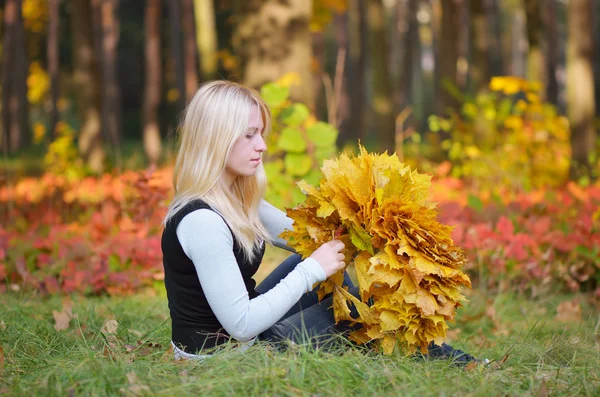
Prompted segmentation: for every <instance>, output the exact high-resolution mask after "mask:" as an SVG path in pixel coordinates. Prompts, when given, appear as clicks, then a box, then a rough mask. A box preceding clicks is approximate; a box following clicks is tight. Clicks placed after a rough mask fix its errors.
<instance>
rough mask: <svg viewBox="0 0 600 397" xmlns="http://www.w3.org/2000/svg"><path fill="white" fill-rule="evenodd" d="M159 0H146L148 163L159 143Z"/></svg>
mask: <svg viewBox="0 0 600 397" xmlns="http://www.w3.org/2000/svg"><path fill="white" fill-rule="evenodd" d="M161 3H162V1H161V0H146V15H145V21H144V22H145V33H146V42H145V58H146V84H145V87H144V138H143V139H144V152H145V153H146V158H147V159H148V162H149V163H150V164H156V163H158V161H159V160H160V156H161V152H162V143H161V139H160V126H159V121H158V108H159V105H160V92H161V87H160V86H161V59H162V58H161V51H160V20H161V8H162V4H161Z"/></svg>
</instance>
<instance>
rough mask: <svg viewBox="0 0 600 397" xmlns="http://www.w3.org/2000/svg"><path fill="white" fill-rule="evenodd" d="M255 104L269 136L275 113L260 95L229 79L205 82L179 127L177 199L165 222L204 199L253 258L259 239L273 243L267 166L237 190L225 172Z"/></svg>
mask: <svg viewBox="0 0 600 397" xmlns="http://www.w3.org/2000/svg"><path fill="white" fill-rule="evenodd" d="M252 106H257V107H258V109H259V110H260V112H261V115H262V118H263V122H264V125H265V128H264V133H265V134H266V133H268V132H269V130H270V129H271V115H270V112H269V108H268V106H267V105H266V104H265V102H264V101H263V100H262V98H261V97H260V96H259V94H258V93H257V92H256V91H254V90H252V89H249V88H247V87H244V86H242V85H240V84H237V83H233V82H230V81H224V80H219V81H212V82H208V83H205V84H203V85H202V86H201V87H200V88H199V89H198V91H197V92H196V94H195V95H194V97H193V98H192V100H191V101H190V103H189V105H188V106H187V108H186V110H185V114H184V117H183V123H182V124H181V126H180V128H179V152H178V153H177V159H176V161H175V169H174V171H173V186H174V187H175V197H174V198H173V201H172V202H171V204H170V206H169V210H168V211H167V215H166V217H165V220H164V224H165V225H166V224H167V222H169V220H170V219H171V218H172V217H173V216H174V215H175V214H176V213H177V212H178V211H179V210H180V209H181V208H183V207H184V206H185V205H187V204H189V203H190V202H191V201H193V200H196V199H201V200H203V201H204V202H205V203H207V204H208V205H210V206H211V207H212V208H213V209H215V210H217V211H218V212H219V213H220V214H221V216H223V218H224V219H225V221H226V222H227V225H229V228H230V229H231V231H232V232H233V235H234V237H235V238H236V240H237V241H238V242H239V244H240V246H241V247H242V249H243V252H244V254H245V256H246V258H247V259H250V260H251V259H253V258H254V255H255V253H254V246H255V244H256V243H257V242H258V241H261V240H262V241H266V242H269V241H270V237H269V235H268V233H267V231H266V229H265V227H264V226H263V224H262V222H261V220H260V217H259V215H258V208H259V206H260V201H261V199H262V198H263V196H264V194H265V188H266V183H267V178H266V176H265V171H264V168H263V165H262V162H261V164H260V165H259V166H258V169H257V171H256V173H255V174H254V175H253V176H248V177H246V176H238V177H237V178H236V179H235V180H234V182H233V185H232V186H231V188H229V187H228V186H226V185H225V183H224V180H223V178H222V174H223V172H224V171H225V167H226V164H227V159H228V158H229V153H230V152H231V148H232V147H233V145H234V143H235V142H236V140H237V139H238V138H239V137H241V136H242V135H244V134H246V133H247V132H246V131H247V129H248V123H249V118H250V112H251V109H252Z"/></svg>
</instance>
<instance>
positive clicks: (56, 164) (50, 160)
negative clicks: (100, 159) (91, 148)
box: [44, 121, 85, 180]
mask: <svg viewBox="0 0 600 397" xmlns="http://www.w3.org/2000/svg"><path fill="white" fill-rule="evenodd" d="M44 166H45V167H46V170H47V171H48V172H49V173H51V174H55V175H64V176H66V177H67V179H68V180H76V179H79V178H81V177H82V176H83V175H84V173H85V171H84V167H83V163H82V161H81V159H80V158H79V154H78V152H77V148H76V147H75V132H74V131H73V129H72V128H71V127H70V126H69V125H68V124H67V123H65V122H64V121H59V122H58V123H57V124H56V139H55V140H54V141H52V142H51V143H50V145H49V147H48V152H47V153H46V155H45V156H44Z"/></svg>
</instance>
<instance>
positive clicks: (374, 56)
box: [367, 0, 396, 153]
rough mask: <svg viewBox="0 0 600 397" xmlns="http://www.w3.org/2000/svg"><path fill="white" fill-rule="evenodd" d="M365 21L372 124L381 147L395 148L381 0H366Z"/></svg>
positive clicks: (392, 150) (387, 54)
mask: <svg viewBox="0 0 600 397" xmlns="http://www.w3.org/2000/svg"><path fill="white" fill-rule="evenodd" d="M367 23H368V29H369V48H370V50H371V54H370V58H371V64H372V79H373V80H372V81H373V100H372V110H373V114H374V117H375V120H374V122H375V123H374V124H375V128H376V134H377V136H378V145H379V148H380V149H381V150H388V151H389V152H390V153H392V152H394V150H395V148H396V143H395V142H396V138H395V136H396V135H395V122H394V120H395V118H394V103H393V100H392V81H391V78H390V70H389V60H388V56H389V51H390V48H389V44H388V35H387V33H386V29H385V27H386V21H385V14H384V9H383V2H382V0H368V1H367Z"/></svg>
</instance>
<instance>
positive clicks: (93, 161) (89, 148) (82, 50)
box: [69, 0, 106, 172]
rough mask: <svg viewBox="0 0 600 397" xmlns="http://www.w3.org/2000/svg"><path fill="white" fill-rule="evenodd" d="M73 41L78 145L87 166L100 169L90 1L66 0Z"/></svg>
mask: <svg viewBox="0 0 600 397" xmlns="http://www.w3.org/2000/svg"><path fill="white" fill-rule="evenodd" d="M69 2H70V3H69V5H70V11H71V12H70V18H69V19H70V21H71V30H72V33H71V38H72V40H73V86H74V90H73V94H74V96H75V106H76V109H77V111H78V113H79V117H80V120H81V127H80V128H79V139H78V147H79V153H80V155H81V156H82V157H83V159H84V161H85V162H86V164H87V166H88V167H89V168H90V169H91V170H92V171H94V172H100V171H102V168H103V165H104V159H105V157H106V154H105V151H104V144H103V141H104V140H103V136H102V122H101V119H100V108H101V106H100V103H101V96H100V90H101V88H100V87H101V85H102V76H101V74H100V71H99V62H100V61H99V59H98V55H99V53H98V52H97V51H95V50H94V44H93V43H94V38H93V26H94V24H93V18H92V5H91V2H90V1H89V0H69Z"/></svg>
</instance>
